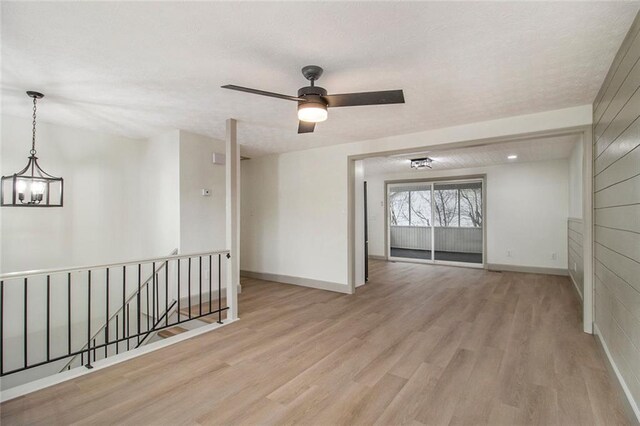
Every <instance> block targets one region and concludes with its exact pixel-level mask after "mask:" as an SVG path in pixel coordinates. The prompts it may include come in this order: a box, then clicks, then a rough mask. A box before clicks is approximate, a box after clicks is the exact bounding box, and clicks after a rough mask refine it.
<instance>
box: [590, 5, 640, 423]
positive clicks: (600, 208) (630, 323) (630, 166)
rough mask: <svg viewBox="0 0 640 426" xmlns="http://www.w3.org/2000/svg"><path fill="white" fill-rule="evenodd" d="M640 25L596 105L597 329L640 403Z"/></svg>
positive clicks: (633, 397) (633, 400) (633, 399)
mask: <svg viewBox="0 0 640 426" xmlns="http://www.w3.org/2000/svg"><path fill="white" fill-rule="evenodd" d="M639 31H640V19H639V18H638V16H636V19H635V21H634V24H633V26H632V27H631V29H630V30H629V33H628V35H627V37H626V38H625V40H624V42H623V43H622V46H621V47H620V50H619V51H618V54H617V56H616V58H615V59H614V62H613V64H612V65H611V69H610V70H609V73H608V74H607V77H606V79H605V81H604V83H603V85H602V88H601V89H600V92H599V93H598V96H597V97H596V99H595V102H594V105H593V122H594V124H593V138H594V145H593V154H594V158H595V160H594V209H595V215H594V218H595V228H594V240H595V245H594V252H595V260H594V272H595V325H596V328H597V331H598V334H599V335H600V338H601V339H602V340H603V343H604V345H605V346H606V347H607V348H608V352H609V354H610V357H611V359H612V360H613V363H614V364H615V366H616V368H617V369H618V371H619V375H620V376H621V377H622V380H623V382H624V385H625V386H626V387H627V390H626V392H627V396H628V397H629V399H630V400H631V401H630V402H631V405H632V406H634V405H635V407H634V409H635V410H636V415H639V414H638V411H637V408H638V405H640V90H639V89H640V36H639Z"/></svg>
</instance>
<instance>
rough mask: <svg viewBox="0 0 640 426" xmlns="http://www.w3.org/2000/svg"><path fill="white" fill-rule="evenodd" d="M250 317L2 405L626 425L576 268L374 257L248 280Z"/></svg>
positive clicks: (42, 418)
mask: <svg viewBox="0 0 640 426" xmlns="http://www.w3.org/2000/svg"><path fill="white" fill-rule="evenodd" d="M240 314H241V321H239V322H237V323H235V324H231V325H229V326H227V327H224V328H222V329H220V330H217V331H214V332H210V333H207V334H205V335H202V336H199V337H196V338H193V339H190V340H187V341H185V342H182V343H178V344H176V345H174V346H172V347H169V348H165V349H163V350H160V351H156V352H154V353H152V354H148V355H146V356H144V357H140V358H137V359H135V360H132V361H129V362H126V363H123V364H119V365H116V366H113V367H111V368H108V369H105V370H103V371H99V372H96V373H95V374H91V375H87V376H84V377H81V378H78V379H76V380H73V381H70V382H66V383H63V384H60V385H58V386H55V387H52V388H48V389H45V390H42V391H40V392H37V393H34V394H31V395H28V396H26V397H22V398H19V399H16V400H12V401H9V402H7V403H5V404H3V405H2V406H0V409H1V410H2V417H1V419H2V424H3V425H10V424H38V423H39V424H69V423H81V424H116V423H117V424H121V423H125V424H136V425H139V424H153V425H165V424H166V425H170V424H171V425H173V424H195V423H199V424H234V425H237V424H247V425H249V424H313V425H333V424H344V425H347V424H348V425H352V424H362V425H368V424H379V425H394V424H413V425H420V424H443V425H444V424H487V423H488V424H504V425H515V424H562V425H573V424H575V425H587V424H594V423H595V424H607V425H611V424H624V423H625V422H626V419H625V417H624V415H623V414H622V409H621V405H620V403H619V400H618V399H617V398H618V396H617V395H616V393H615V392H614V390H613V387H612V383H611V381H610V378H609V376H608V373H607V371H606V370H605V364H604V361H603V359H602V357H601V355H600V352H599V350H598V348H597V346H596V343H595V341H594V339H593V337H591V336H589V335H586V334H583V333H582V332H581V327H580V323H579V318H580V313H579V304H578V298H577V296H576V294H575V290H574V288H573V287H572V285H571V284H570V282H569V280H568V279H567V278H564V277H553V276H545V275H533V274H517V273H496V272H485V271H482V270H475V269H464V268H454V267H445V266H433V265H416V264H401V263H387V262H379V261H375V262H371V280H370V283H369V284H367V285H366V286H365V287H362V288H359V289H358V291H357V293H356V294H355V295H351V296H348V295H340V294H336V293H330V292H325V291H320V290H312V289H306V288H302V287H296V286H290V285H283V284H276V283H269V282H263V281H258V280H244V281H243V293H242V295H241V298H240Z"/></svg>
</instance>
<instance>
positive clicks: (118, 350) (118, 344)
mask: <svg viewBox="0 0 640 426" xmlns="http://www.w3.org/2000/svg"><path fill="white" fill-rule="evenodd" d="M118 317H119V315H116V355H118V353H120V336H119V335H118V330H120V327H119V324H118V319H119V318H118Z"/></svg>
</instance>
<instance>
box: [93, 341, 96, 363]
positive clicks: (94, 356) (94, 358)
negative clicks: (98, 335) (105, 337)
mask: <svg viewBox="0 0 640 426" xmlns="http://www.w3.org/2000/svg"><path fill="white" fill-rule="evenodd" d="M93 362H96V339H93Z"/></svg>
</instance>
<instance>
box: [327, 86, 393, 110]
mask: <svg viewBox="0 0 640 426" xmlns="http://www.w3.org/2000/svg"><path fill="white" fill-rule="evenodd" d="M323 98H324V99H325V100H326V101H327V104H328V106H329V107H330V108H336V107H347V106H364V105H384V104H403V103H404V93H402V90H384V91H381V92H362V93H344V94H341V95H327V96H323Z"/></svg>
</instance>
